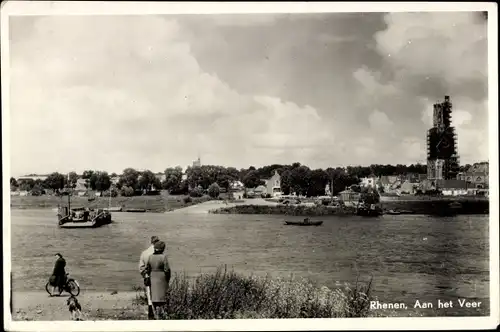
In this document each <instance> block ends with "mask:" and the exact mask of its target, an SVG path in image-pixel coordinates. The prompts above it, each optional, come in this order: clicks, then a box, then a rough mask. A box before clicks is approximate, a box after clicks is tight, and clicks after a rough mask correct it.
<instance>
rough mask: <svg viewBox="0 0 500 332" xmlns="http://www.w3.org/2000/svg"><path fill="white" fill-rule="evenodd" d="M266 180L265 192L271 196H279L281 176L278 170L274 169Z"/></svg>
mask: <svg viewBox="0 0 500 332" xmlns="http://www.w3.org/2000/svg"><path fill="white" fill-rule="evenodd" d="M264 181H265V182H266V192H265V193H266V194H267V195H271V196H272V197H277V196H281V195H282V192H281V176H280V175H279V173H278V171H277V170H275V171H274V174H273V176H271V178H269V179H265V180H264Z"/></svg>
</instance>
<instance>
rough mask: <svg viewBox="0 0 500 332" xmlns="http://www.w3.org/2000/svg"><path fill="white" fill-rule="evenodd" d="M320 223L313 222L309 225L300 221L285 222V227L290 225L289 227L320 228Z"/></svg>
mask: <svg viewBox="0 0 500 332" xmlns="http://www.w3.org/2000/svg"><path fill="white" fill-rule="evenodd" d="M322 224H323V222H322V221H313V222H309V223H304V222H302V221H298V222H296V221H285V225H290V226H320V225H322Z"/></svg>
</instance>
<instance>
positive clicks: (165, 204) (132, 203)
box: [10, 192, 212, 213]
mask: <svg viewBox="0 0 500 332" xmlns="http://www.w3.org/2000/svg"><path fill="white" fill-rule="evenodd" d="M211 200H212V198H211V197H209V196H203V197H189V196H187V195H168V194H167V193H165V192H162V194H161V195H155V196H132V197H123V196H118V197H111V198H109V197H96V198H95V199H94V200H91V201H89V199H88V197H79V196H72V197H71V206H73V207H86V208H91V209H103V208H108V207H110V206H111V207H112V208H121V209H122V211H126V210H128V209H132V210H144V212H155V213H164V212H168V211H174V210H177V209H181V208H185V207H189V206H192V205H196V204H200V203H203V202H208V201H211ZM67 204H68V197H67V196H53V195H42V196H10V207H11V209H16V210H26V209H30V210H31V209H55V208H57V207H58V205H67Z"/></svg>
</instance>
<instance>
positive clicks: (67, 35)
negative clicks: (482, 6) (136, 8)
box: [9, 12, 488, 175]
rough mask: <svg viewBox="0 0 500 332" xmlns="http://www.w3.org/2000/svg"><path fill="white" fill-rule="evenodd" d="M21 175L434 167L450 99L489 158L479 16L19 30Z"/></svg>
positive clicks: (477, 148) (125, 19) (13, 78)
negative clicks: (197, 166)
mask: <svg viewBox="0 0 500 332" xmlns="http://www.w3.org/2000/svg"><path fill="white" fill-rule="evenodd" d="M9 28H10V70H11V72H10V74H11V75H10V90H11V91H10V117H11V169H12V174H17V175H21V174H24V173H32V172H36V173H45V172H52V171H60V172H67V171H70V170H76V171H78V172H81V171H82V170H84V169H98V170H107V171H109V172H120V171H121V170H123V169H124V168H126V167H135V168H147V169H151V170H153V171H162V170H164V169H165V168H166V167H169V166H176V165H181V166H183V167H185V166H187V165H188V164H191V163H192V161H193V160H194V159H196V158H197V156H198V154H199V155H200V156H201V160H202V163H203V164H219V165H224V166H235V167H238V168H239V167H248V166H250V165H255V166H261V165H266V164H271V163H292V162H295V161H298V162H301V163H302V164H306V165H309V166H310V167H328V166H338V165H344V166H345V165H349V164H352V165H358V164H361V165H369V164H371V163H384V164H386V163H392V164H396V163H402V164H406V163H415V162H424V160H425V158H426V152H425V149H426V147H425V140H426V130H427V129H428V128H429V126H430V124H431V122H432V119H431V116H430V115H431V114H432V104H433V103H435V102H437V101H440V100H442V99H443V98H444V95H450V96H451V99H452V102H453V104H454V109H455V111H454V124H455V126H456V127H457V131H458V139H459V153H460V155H461V160H462V162H463V163H471V162H475V161H480V160H487V159H488V132H487V126H488V110H487V27H486V20H485V18H484V17H483V16H482V15H480V14H477V13H465V12H462V13H395V14H383V13H364V14H362V13H357V14H346V13H343V14H339V13H334V14H291V15H270V14H267V15H266V14H258V15H241V14H240V15H217V16H213V15H210V16H208V15H198V16H186V15H183V16H178V15H177V16H146V15H136V16H86V17H85V16H24V17H11V18H10V25H9Z"/></svg>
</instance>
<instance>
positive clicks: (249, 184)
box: [242, 170, 264, 188]
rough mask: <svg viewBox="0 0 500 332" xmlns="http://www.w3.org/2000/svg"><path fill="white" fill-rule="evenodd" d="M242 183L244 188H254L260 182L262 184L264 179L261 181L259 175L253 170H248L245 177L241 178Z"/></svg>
mask: <svg viewBox="0 0 500 332" xmlns="http://www.w3.org/2000/svg"><path fill="white" fill-rule="evenodd" d="M242 182H243V185H244V186H245V188H256V187H258V186H260V185H262V184H264V181H262V180H261V179H260V178H259V175H258V174H257V172H256V171H255V170H253V171H249V172H248V173H247V174H246V175H245V177H244V178H243V181H242Z"/></svg>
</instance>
